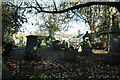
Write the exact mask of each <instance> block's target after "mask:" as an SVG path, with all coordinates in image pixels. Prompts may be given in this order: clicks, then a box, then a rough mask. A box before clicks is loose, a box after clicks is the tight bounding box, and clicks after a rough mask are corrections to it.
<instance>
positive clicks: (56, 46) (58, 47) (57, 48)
mask: <svg viewBox="0 0 120 80" xmlns="http://www.w3.org/2000/svg"><path fill="white" fill-rule="evenodd" d="M53 49H54V50H55V51H60V50H61V41H59V40H56V41H54V42H53Z"/></svg>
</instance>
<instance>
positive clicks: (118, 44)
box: [107, 13, 120, 64]
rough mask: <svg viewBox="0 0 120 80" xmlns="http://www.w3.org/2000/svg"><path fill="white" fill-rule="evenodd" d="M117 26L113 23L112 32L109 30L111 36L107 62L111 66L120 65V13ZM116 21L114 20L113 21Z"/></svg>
mask: <svg viewBox="0 0 120 80" xmlns="http://www.w3.org/2000/svg"><path fill="white" fill-rule="evenodd" d="M115 18H116V19H118V22H117V24H114V23H115V22H114V23H113V26H112V28H111V30H109V34H110V42H109V45H110V48H109V53H108V58H107V61H108V63H110V64H120V25H119V24H120V13H119V18H118V17H115ZM113 21H114V20H113Z"/></svg>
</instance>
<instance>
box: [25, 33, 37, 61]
mask: <svg viewBox="0 0 120 80" xmlns="http://www.w3.org/2000/svg"><path fill="white" fill-rule="evenodd" d="M37 37H38V36H34V35H29V36H27V45H26V55H25V59H26V60H32V59H34V58H35V56H36V55H37V54H36V52H37Z"/></svg>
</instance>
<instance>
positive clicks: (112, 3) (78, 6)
mask: <svg viewBox="0 0 120 80" xmlns="http://www.w3.org/2000/svg"><path fill="white" fill-rule="evenodd" d="M119 3H120V2H88V3H86V4H79V5H76V6H73V7H70V8H67V9H64V10H60V11H47V10H46V11H45V10H42V11H40V10H38V12H45V13H64V12H67V11H69V10H74V9H79V8H82V7H89V6H92V5H108V6H111V7H116V8H117V9H118V10H119V11H120V7H119V6H117V5H119Z"/></svg>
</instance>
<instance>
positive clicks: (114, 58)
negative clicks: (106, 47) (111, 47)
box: [107, 53, 120, 64]
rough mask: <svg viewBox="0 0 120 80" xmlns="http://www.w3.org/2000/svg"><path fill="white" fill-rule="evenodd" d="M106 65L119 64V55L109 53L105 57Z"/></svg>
mask: <svg viewBox="0 0 120 80" xmlns="http://www.w3.org/2000/svg"><path fill="white" fill-rule="evenodd" d="M107 63H108V64H120V53H109V54H108V57H107Z"/></svg>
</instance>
